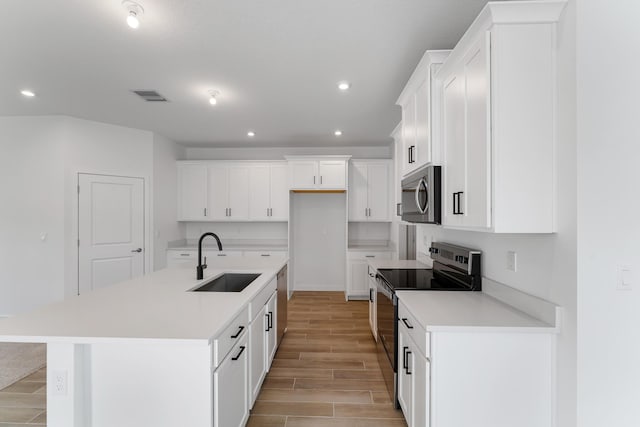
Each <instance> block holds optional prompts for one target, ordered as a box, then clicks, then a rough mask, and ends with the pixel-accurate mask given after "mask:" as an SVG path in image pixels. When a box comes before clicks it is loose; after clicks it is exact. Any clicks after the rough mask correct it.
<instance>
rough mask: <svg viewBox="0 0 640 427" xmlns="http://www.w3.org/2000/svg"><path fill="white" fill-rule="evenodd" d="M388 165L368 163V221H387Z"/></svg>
mask: <svg viewBox="0 0 640 427" xmlns="http://www.w3.org/2000/svg"><path fill="white" fill-rule="evenodd" d="M389 175H390V173H389V165H388V164H383V163H370V164H369V166H368V170H367V200H368V204H369V215H368V220H369V221H389V219H390V218H389Z"/></svg>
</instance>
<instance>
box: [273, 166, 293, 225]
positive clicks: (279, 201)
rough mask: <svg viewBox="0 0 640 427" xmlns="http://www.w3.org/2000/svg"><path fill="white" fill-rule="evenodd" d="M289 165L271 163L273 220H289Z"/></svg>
mask: <svg viewBox="0 0 640 427" xmlns="http://www.w3.org/2000/svg"><path fill="white" fill-rule="evenodd" d="M287 172H288V169H287V165H285V164H278V165H271V189H270V190H271V191H270V194H271V206H270V209H271V210H270V211H269V214H270V215H269V219H270V220H271V221H288V220H289V185H288V182H287Z"/></svg>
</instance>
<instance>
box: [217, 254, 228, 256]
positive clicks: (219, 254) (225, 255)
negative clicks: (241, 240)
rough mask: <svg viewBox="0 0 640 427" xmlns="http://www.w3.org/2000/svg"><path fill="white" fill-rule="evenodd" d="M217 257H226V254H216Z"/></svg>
mask: <svg viewBox="0 0 640 427" xmlns="http://www.w3.org/2000/svg"><path fill="white" fill-rule="evenodd" d="M217 255H218V256H227V254H217Z"/></svg>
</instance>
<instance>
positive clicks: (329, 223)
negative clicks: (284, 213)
mask: <svg viewBox="0 0 640 427" xmlns="http://www.w3.org/2000/svg"><path fill="white" fill-rule="evenodd" d="M290 210H291V236H292V237H291V246H290V248H289V253H290V256H291V258H292V264H293V268H292V270H293V289H294V290H313V291H343V290H344V289H345V279H346V254H347V227H346V221H347V204H346V194H344V193H338V194H335V193H334V194H325V193H311V194H305V193H298V194H296V193H292V194H291V209H290Z"/></svg>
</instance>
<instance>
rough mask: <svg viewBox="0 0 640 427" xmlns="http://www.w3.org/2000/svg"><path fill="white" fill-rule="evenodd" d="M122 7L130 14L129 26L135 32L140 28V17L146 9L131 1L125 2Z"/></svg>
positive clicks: (128, 15)
mask: <svg viewBox="0 0 640 427" xmlns="http://www.w3.org/2000/svg"><path fill="white" fill-rule="evenodd" d="M122 6H124V8H125V9H127V11H128V12H129V13H128V14H127V25H128V26H129V27H131V28H133V29H134V30H135V29H136V28H138V27H139V26H140V16H142V15H144V8H143V7H142V6H140V5H139V4H138V3H136V2H134V1H131V0H124V1H123V2H122Z"/></svg>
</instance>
